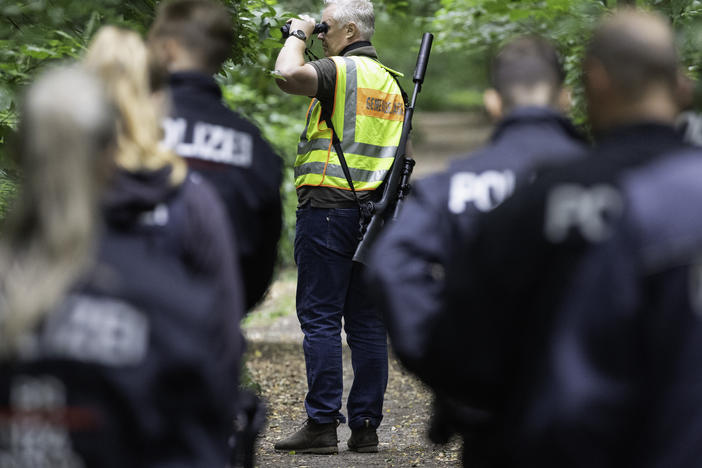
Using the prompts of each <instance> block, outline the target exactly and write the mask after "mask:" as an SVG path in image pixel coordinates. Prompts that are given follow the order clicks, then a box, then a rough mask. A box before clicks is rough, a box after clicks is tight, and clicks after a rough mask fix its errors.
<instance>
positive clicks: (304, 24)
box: [288, 15, 315, 39]
mask: <svg viewBox="0 0 702 468" xmlns="http://www.w3.org/2000/svg"><path fill="white" fill-rule="evenodd" d="M288 24H289V25H290V32H292V31H297V30H298V29H299V30H300V31H302V32H304V33H305V36H307V39H309V38H310V36H312V32H313V31H314V25H315V20H314V18H312V17H311V16H309V15H300V18H299V19H298V18H292V19H291V20H290V21H288Z"/></svg>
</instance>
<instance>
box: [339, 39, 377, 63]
mask: <svg viewBox="0 0 702 468" xmlns="http://www.w3.org/2000/svg"><path fill="white" fill-rule="evenodd" d="M339 55H341V56H342V57H348V56H351V55H360V56H362V57H370V58H372V59H376V60H377V59H378V53H377V52H376V50H375V47H373V45H372V44H371V43H370V42H368V41H358V42H354V43H353V44H349V45H347V46H346V47H345V48H344V50H342V51H341V53H340V54H339Z"/></svg>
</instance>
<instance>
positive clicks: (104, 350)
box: [0, 170, 244, 468]
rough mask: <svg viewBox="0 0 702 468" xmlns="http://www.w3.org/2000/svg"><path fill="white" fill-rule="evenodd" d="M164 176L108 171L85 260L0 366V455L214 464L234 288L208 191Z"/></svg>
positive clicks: (226, 384) (42, 463) (236, 341)
mask: <svg viewBox="0 0 702 468" xmlns="http://www.w3.org/2000/svg"><path fill="white" fill-rule="evenodd" d="M168 178H169V175H168V171H167V170H165V171H157V172H152V173H147V172H144V173H137V174H131V175H130V174H126V173H122V174H120V175H119V176H118V178H117V180H116V184H115V186H113V190H112V191H111V193H110V194H109V195H108V196H107V197H106V202H105V207H106V208H105V213H106V221H107V222H106V228H105V230H104V235H103V236H102V238H101V240H100V244H99V247H98V251H97V257H96V262H95V265H94V267H93V268H92V269H91V271H89V272H88V273H87V274H86V275H85V277H84V278H83V280H82V281H80V282H79V284H77V285H75V287H74V288H72V290H71V291H70V294H68V295H67V297H66V298H65V300H63V301H62V303H61V304H59V305H58V306H57V307H56V309H55V310H53V311H51V312H50V313H49V314H48V315H47V317H46V318H45V319H44V320H43V322H42V324H41V326H40V327H39V328H38V329H37V330H36V331H35V333H33V335H32V336H31V337H28V339H27V340H26V341H25V343H24V346H22V347H21V348H20V350H19V352H18V356H16V358H15V359H13V360H12V361H11V362H4V363H2V364H1V366H2V370H1V371H0V376H2V377H0V401H2V404H3V412H2V417H0V426H1V427H2V429H1V430H0V466H8V467H9V466H20V467H33V468H49V467H75V468H78V467H84V468H90V467H100V468H111V467H115V468H118V467H119V468H123V467H127V466H128V467H137V468H141V467H183V468H185V467H202V468H205V467H213V466H225V465H226V463H227V461H228V451H229V449H228V447H227V439H228V437H229V435H230V434H231V430H232V421H233V417H234V414H235V410H236V408H235V402H236V392H237V387H238V373H239V365H240V358H241V355H242V351H243V337H242V335H241V332H240V329H239V321H240V319H241V318H242V316H243V313H244V306H243V287H242V285H241V281H240V274H239V272H238V270H236V266H235V261H234V259H233V251H232V247H231V234H230V231H229V225H228V221H227V219H226V213H225V211H224V208H223V207H222V206H221V202H220V201H219V199H218V198H217V196H216V194H215V193H214V191H213V190H212V189H210V188H208V187H207V186H206V185H205V183H204V181H202V180H197V179H196V178H195V176H190V177H189V178H188V179H187V180H186V182H185V183H184V184H183V185H182V186H180V187H178V188H173V187H171V186H170V184H169V183H168Z"/></svg>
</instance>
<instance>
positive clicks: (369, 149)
mask: <svg viewBox="0 0 702 468" xmlns="http://www.w3.org/2000/svg"><path fill="white" fill-rule="evenodd" d="M329 145H331V140H329V139H328V138H319V139H316V140H312V141H301V142H300V143H298V145H297V154H298V155H303V154H307V153H310V152H312V151H318V150H319V151H327V150H328V149H329ZM396 152H397V146H377V145H370V144H368V143H358V142H354V143H352V144H350V145H344V154H346V153H348V154H360V155H361V156H368V157H370V158H394V157H395V153H396Z"/></svg>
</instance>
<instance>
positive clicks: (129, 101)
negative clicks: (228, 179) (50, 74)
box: [83, 26, 187, 184]
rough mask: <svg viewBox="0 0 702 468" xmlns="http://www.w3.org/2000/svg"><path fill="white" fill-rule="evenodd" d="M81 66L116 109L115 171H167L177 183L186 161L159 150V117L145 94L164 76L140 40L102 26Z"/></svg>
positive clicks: (123, 31) (148, 93)
mask: <svg viewBox="0 0 702 468" xmlns="http://www.w3.org/2000/svg"><path fill="white" fill-rule="evenodd" d="M83 62H84V64H85V66H86V67H87V68H88V69H89V70H91V71H93V72H95V73H96V74H97V75H98V76H99V77H100V78H101V79H102V81H103V82H104V83H105V87H106V89H107V92H108V94H109V95H110V97H111V99H112V100H113V101H114V103H115V106H116V107H117V110H118V117H119V127H118V134H117V150H116V153H115V162H116V164H117V166H119V167H120V168H122V169H124V170H127V171H130V172H138V171H142V170H148V171H153V170H159V169H162V168H164V167H168V166H170V167H171V168H172V169H171V170H172V172H171V181H172V182H173V183H174V184H178V183H180V182H182V181H183V179H184V178H185V175H186V172H187V167H186V164H185V161H183V159H182V158H180V157H178V156H176V155H175V154H174V153H172V152H171V151H168V150H166V149H164V148H162V147H161V145H159V140H160V136H161V126H160V115H159V110H158V109H157V106H156V104H155V102H154V101H153V100H152V99H151V94H150V93H151V88H152V87H154V86H156V87H158V86H159V83H161V82H162V80H163V77H162V76H161V75H160V74H159V72H158V68H157V65H155V63H154V61H153V60H152V59H151V56H150V54H149V52H148V50H147V48H146V45H145V44H144V41H142V39H141V38H140V37H139V35H138V34H137V33H135V32H133V31H128V30H126V29H120V28H116V27H114V26H105V27H103V28H101V29H100V30H99V31H98V33H97V34H96V35H95V37H94V38H93V40H92V42H91V43H90V46H89V47H88V51H87V53H86V55H85V58H84V60H83Z"/></svg>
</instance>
